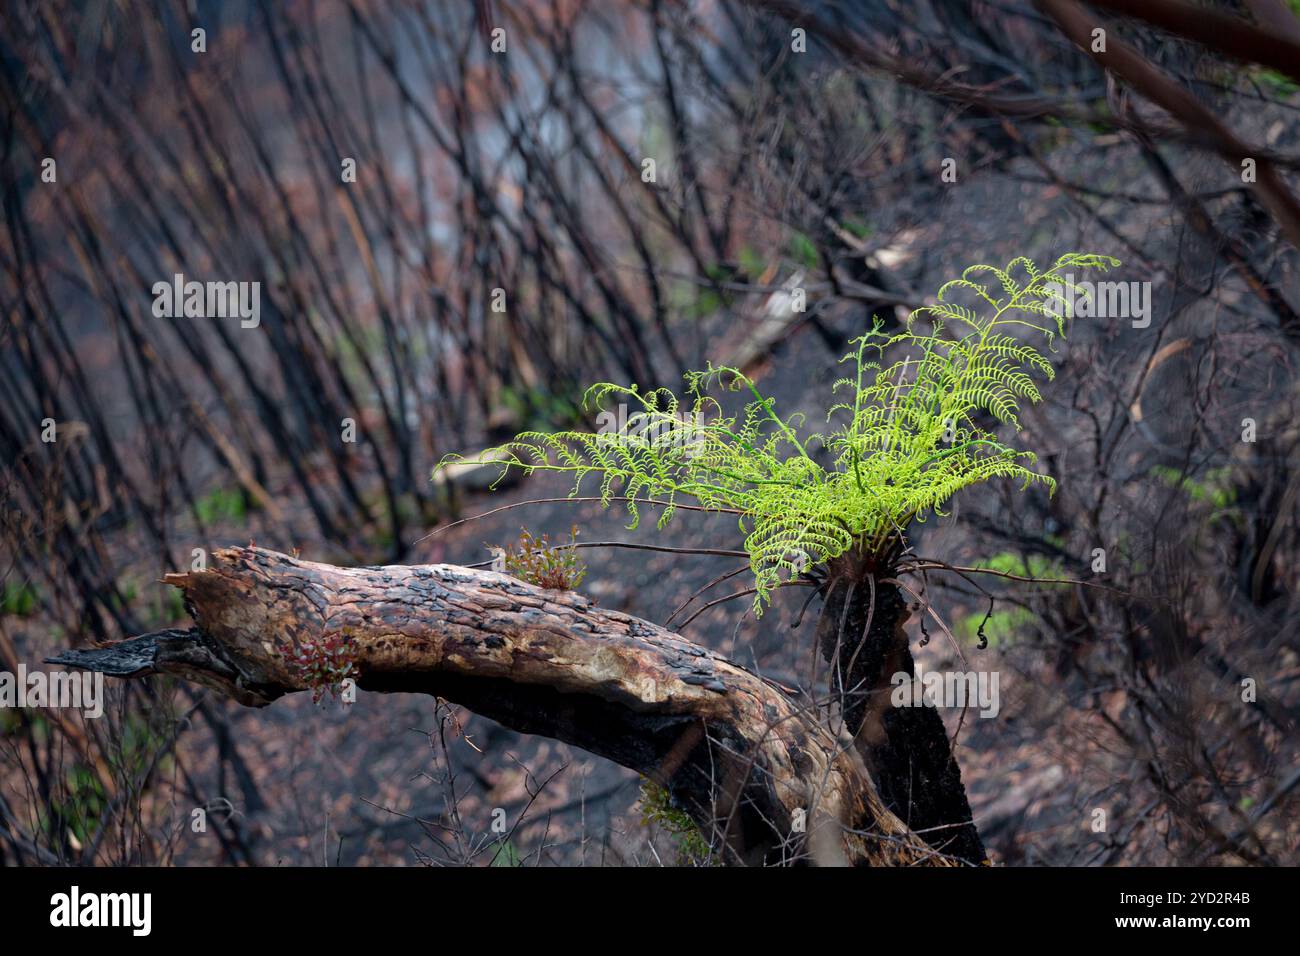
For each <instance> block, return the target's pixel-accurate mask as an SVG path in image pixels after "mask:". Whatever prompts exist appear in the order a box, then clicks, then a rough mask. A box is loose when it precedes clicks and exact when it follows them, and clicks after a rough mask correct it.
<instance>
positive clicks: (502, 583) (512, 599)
mask: <svg viewBox="0 0 1300 956" xmlns="http://www.w3.org/2000/svg"><path fill="white" fill-rule="evenodd" d="M165 580H166V581H167V582H168V583H171V584H174V585H176V586H177V587H179V588H181V589H182V591H183V592H184V595H185V606H186V609H187V610H188V611H189V613H190V616H191V617H192V618H193V619H194V621H195V624H196V627H195V628H192V629H190V630H188V631H182V630H166V631H159V632H156V633H153V634H146V635H144V636H141V637H137V638H133V639H131V640H127V641H123V642H121V643H118V644H113V645H110V646H107V647H103V648H98V649H93V650H71V651H67V652H65V653H63V654H61V655H59V656H58V657H55V658H53V659H52V661H51V662H53V663H62V664H66V665H69V666H73V667H80V668H85V669H89V670H97V671H102V672H103V673H106V674H110V675H113V676H117V677H142V676H147V675H149V674H156V673H165V674H173V675H176V676H178V677H181V678H183V679H185V680H189V681H194V682H197V683H200V684H203V685H204V686H207V687H209V688H212V689H213V690H216V691H218V692H220V693H222V694H225V695H226V696H229V697H231V698H233V699H234V700H237V701H238V702H240V703H241V704H244V705H246V706H253V707H262V706H266V705H268V704H270V703H272V702H273V701H274V700H276V699H277V698H279V697H281V696H283V695H284V694H287V693H291V692H294V691H302V690H306V689H308V688H307V685H306V684H305V683H304V681H303V679H302V678H301V676H300V675H299V673H298V672H297V671H296V670H295V669H294V668H293V667H292V666H291V665H290V663H289V655H291V654H292V653H293V652H294V650H295V649H297V648H300V647H302V646H303V645H304V644H308V645H311V644H315V643H319V642H320V641H321V640H322V639H326V638H330V637H340V638H342V639H343V641H344V642H346V644H347V646H348V647H349V649H350V650H351V651H352V652H353V654H354V655H355V662H356V669H357V686H359V687H360V688H362V689H364V690H370V691H377V692H413V693H426V694H431V695H436V696H438V697H442V698H445V699H447V700H451V701H454V702H456V703H459V704H461V705H463V706H465V707H468V708H470V709H471V710H474V711H476V712H477V713H480V714H482V715H484V716H486V717H490V718H492V719H493V720H497V721H499V722H500V723H502V724H504V725H506V726H508V727H511V728H513V729H515V730H518V731H522V732H525V733H535V734H544V735H546V736H549V737H554V738H557V739H559V740H563V741H566V742H568V743H571V744H574V745H575V746H578V747H581V748H583V749H584V750H587V751H590V752H591V753H594V754H598V755H600V756H602V757H606V758H608V759H610V760H613V761H615V762H617V763H619V764H622V765H623V766H625V767H629V768H631V769H632V770H635V771H637V772H638V773H642V774H644V775H646V776H648V777H650V778H651V779H652V780H654V781H655V782H656V783H658V784H660V785H661V786H664V787H665V788H667V789H668V791H669V792H670V793H671V794H672V797H673V799H674V801H675V802H676V803H677V804H678V805H680V806H681V807H683V808H684V809H685V810H686V811H687V812H688V813H690V814H691V816H692V817H693V818H694V819H695V821H696V822H697V823H698V824H699V825H700V827H701V829H702V831H703V833H704V834H705V835H706V836H709V837H711V838H713V839H714V845H715V846H719V847H722V848H723V856H724V858H725V859H726V861H727V862H729V863H745V864H753V865H761V864H777V863H787V862H803V863H818V864H852V865H868V866H896V865H916V864H926V865H952V862H953V861H952V860H951V859H950V858H947V857H945V856H944V855H943V854H940V853H936V852H935V850H934V849H933V848H932V847H931V846H929V845H928V844H927V843H926V842H925V841H924V840H922V839H921V838H919V837H918V836H917V835H916V834H915V833H913V832H911V831H910V830H909V829H908V827H907V826H906V825H904V824H903V822H902V821H901V820H900V819H899V818H898V817H897V816H895V815H894V814H893V813H892V812H890V810H889V809H888V808H887V807H886V805H885V803H884V801H883V800H882V799H881V797H880V796H879V795H878V793H877V791H876V788H875V785H874V784H873V782H872V779H871V776H870V775H869V773H868V772H867V770H866V767H865V765H864V764H863V762H862V759H861V757H860V756H858V754H857V753H856V752H855V751H854V748H853V745H852V743H851V742H850V741H847V740H846V739H836V738H834V737H833V736H832V735H831V734H830V732H829V731H828V730H827V729H826V728H825V727H824V726H822V725H821V724H820V723H819V722H818V721H817V719H816V716H815V715H814V714H811V713H809V712H808V711H807V710H806V709H805V708H804V706H803V705H801V704H800V703H799V702H797V701H795V700H794V699H792V698H791V697H790V696H788V695H787V694H786V693H785V692H784V691H783V690H782V689H781V688H780V687H779V686H777V685H775V684H773V683H771V682H769V681H766V680H764V679H762V678H760V677H758V676H756V675H755V674H753V673H751V672H749V671H747V670H745V669H744V668H742V667H740V666H738V665H736V664H734V663H731V662H730V661H727V660H725V659H724V658H722V657H720V656H718V655H716V654H714V653H713V652H712V651H709V650H707V649H706V648H703V647H700V646H699V645H696V644H693V643H692V642H690V641H687V640H685V639H684V638H682V637H680V636H679V635H677V634H674V633H671V632H669V631H666V630H665V629H663V628H661V627H658V626H657V625H654V624H650V623H648V622H646V621H643V620H640V619H638V618H635V617H631V616H629V615H626V614H620V613H618V612H616V611H608V610H604V609H601V608H598V607H596V606H595V605H594V604H593V603H592V601H591V600H590V599H588V598H586V597H584V596H582V595H581V594H577V593H573V592H562V591H552V590H543V589H541V588H537V587H533V586H531V585H528V584H525V583H523V582H521V581H519V580H517V579H515V578H513V577H510V576H507V575H504V574H497V573H494V572H491V571H473V570H470V569H467V568H462V567H457V566H454V565H427V566H412V567H404V566H395V567H365V568H340V567H334V566H331V565H326V564H317V563H313V562H309V561H300V560H296V559H294V558H290V557H288V556H286V555H283V554H279V553H276V552H273V551H267V550H264V549H260V548H232V549H225V550H220V551H217V552H216V553H215V554H214V555H213V556H212V561H211V565H210V567H209V568H208V569H207V570H204V571H197V572H188V573H183V574H170V575H168V576H167V577H166V579H165ZM801 813H802V816H803V819H804V820H805V826H804V830H805V832H798V829H799V828H798V826H797V824H796V821H797V820H798V819H799V817H800V815H801Z"/></svg>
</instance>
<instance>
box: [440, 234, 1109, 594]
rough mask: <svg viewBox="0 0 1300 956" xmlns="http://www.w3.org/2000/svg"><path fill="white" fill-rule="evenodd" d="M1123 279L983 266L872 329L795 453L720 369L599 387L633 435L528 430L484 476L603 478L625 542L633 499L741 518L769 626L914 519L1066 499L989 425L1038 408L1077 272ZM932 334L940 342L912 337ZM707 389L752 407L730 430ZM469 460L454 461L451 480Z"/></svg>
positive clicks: (790, 421)
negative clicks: (1001, 499) (991, 492)
mask: <svg viewBox="0 0 1300 956" xmlns="http://www.w3.org/2000/svg"><path fill="white" fill-rule="evenodd" d="M1118 264H1119V260H1117V259H1113V258H1111V257H1109V256H1102V255H1092V254H1084V253H1069V254H1066V255H1063V256H1061V257H1060V258H1059V259H1057V260H1056V262H1055V263H1054V264H1053V265H1052V267H1051V268H1049V269H1046V270H1044V271H1039V270H1038V269H1037V268H1036V267H1035V266H1034V263H1033V262H1031V261H1030V260H1029V259H1026V258H1023V257H1022V258H1019V259H1015V260H1013V261H1012V262H1011V263H1009V264H1008V265H1007V267H1006V268H1005V269H999V268H995V267H993V266H987V265H976V266H971V267H970V268H969V269H967V270H966V271H965V272H963V273H962V275H961V278H959V279H954V280H952V281H951V282H948V283H947V284H945V285H944V286H943V287H942V288H941V289H940V290H939V293H938V296H937V297H936V301H935V303H934V304H933V305H928V306H925V307H924V308H920V309H917V310H916V311H915V312H913V313H912V314H911V316H910V317H909V318H908V322H907V325H906V328H905V329H904V330H903V331H900V332H896V333H892V334H891V333H886V332H885V331H884V330H883V328H882V326H881V324H880V323H879V322H876V323H875V324H874V325H873V327H872V329H871V330H870V331H868V332H867V333H866V334H865V335H862V336H861V337H859V338H857V339H855V340H853V343H852V344H853V346H854V350H853V351H851V352H850V353H849V354H847V355H846V356H844V358H843V359H842V360H841V361H842V362H844V363H847V364H848V365H849V366H850V369H851V371H852V374H851V375H849V376H846V377H844V378H841V379H840V380H839V381H837V382H836V383H835V384H834V386H833V388H832V393H833V394H834V395H835V396H843V399H844V400H842V401H836V402H835V403H834V404H832V405H831V407H830V409H829V411H828V413H827V423H828V424H829V425H830V426H832V427H831V428H830V429H829V430H828V431H827V432H825V433H820V434H809V435H807V436H805V437H804V438H800V437H799V430H800V427H801V426H802V424H803V422H802V420H801V416H798V415H794V416H790V417H789V418H782V417H781V416H779V415H778V414H777V413H776V411H775V409H774V407H773V403H772V400H771V399H770V398H766V397H764V396H763V395H762V394H761V393H760V392H759V390H758V388H757V386H756V385H755V384H754V382H753V381H752V380H751V379H750V378H749V377H748V376H746V375H745V374H744V373H743V372H741V371H740V370H739V369H735V368H731V367H727V366H719V367H715V366H712V365H710V366H709V367H708V368H707V369H706V370H704V371H700V372H688V373H687V374H686V376H685V378H686V386H687V387H686V397H685V399H682V398H679V397H678V396H677V395H676V394H674V393H673V392H672V391H670V390H668V389H655V390H652V391H648V392H644V393H643V392H640V391H639V390H638V389H637V388H636V387H625V386H620V385H615V384H611V383H608V382H604V383H600V384H598V385H593V386H592V387H591V388H590V389H588V390H587V393H586V396H585V398H584V404H585V405H586V406H587V407H589V408H594V409H596V410H598V411H601V412H602V414H605V415H609V414H610V403H611V402H612V401H614V402H623V403H626V404H627V406H629V408H630V411H629V413H628V414H627V417H626V425H625V426H623V427H619V428H615V429H611V430H604V431H597V432H582V431H561V432H555V433H544V432H524V433H523V434H520V435H519V436H517V437H516V438H515V439H514V440H513V441H511V442H507V443H506V444H505V445H502V446H501V447H499V448H495V449H490V450H489V451H488V452H487V453H485V454H484V456H483V457H482V458H481V459H479V460H478V461H479V462H481V463H483V464H495V465H498V466H499V467H500V468H501V469H502V475H503V476H504V474H505V473H506V472H507V471H508V470H509V469H511V468H519V469H522V470H523V471H524V472H525V473H529V472H532V471H535V470H544V471H553V472H562V473H566V474H569V475H571V476H572V477H573V480H574V484H573V490H572V494H573V495H574V496H577V495H578V494H579V493H580V492H581V490H582V488H583V486H584V485H585V484H586V483H588V482H589V481H596V482H598V484H599V494H600V497H601V499H602V501H603V502H604V503H605V504H606V505H608V504H609V503H610V502H611V501H612V500H613V498H615V497H618V498H620V499H623V500H625V501H626V503H627V508H628V512H629V515H630V517H631V522H630V524H629V525H628V527H629V528H636V527H637V525H638V524H639V522H640V512H639V510H638V501H641V502H645V501H647V500H654V501H662V502H666V505H665V507H664V510H663V513H662V515H661V516H660V518H659V526H660V527H663V526H664V525H665V524H666V523H667V522H668V521H669V520H670V519H671V518H672V516H673V512H674V507H675V505H676V504H677V503H678V502H679V501H688V502H689V503H691V504H693V505H696V506H699V507H703V508H705V509H708V510H718V511H727V512H736V513H739V515H740V518H739V521H740V528H741V532H742V534H743V535H744V538H745V543H744V547H745V550H746V551H747V552H748V554H749V558H750V568H751V570H752V571H753V574H754V579H755V587H756V596H755V599H754V604H755V610H756V611H757V612H758V613H761V612H762V607H763V604H764V602H765V601H767V600H768V599H769V597H770V594H771V591H772V589H773V588H774V587H776V586H777V585H778V584H779V583H780V581H781V580H782V572H784V573H785V574H786V575H787V576H790V577H793V576H796V575H798V574H799V573H801V572H803V571H804V570H806V569H807V568H808V567H811V566H814V565H817V564H821V563H823V562H826V561H830V560H833V559H834V558H837V557H839V556H840V555H842V554H844V553H845V552H847V551H848V550H849V549H850V548H859V549H862V550H863V551H864V552H867V553H871V552H873V551H879V552H881V553H884V552H885V551H886V550H887V549H889V548H890V547H891V546H893V545H895V544H897V543H898V542H899V541H900V540H901V538H902V536H903V534H904V533H905V529H906V528H907V526H908V524H909V523H910V522H911V521H913V520H924V519H925V518H926V517H927V516H928V515H929V514H939V513H942V508H943V506H944V504H945V503H946V502H947V501H948V500H949V499H950V498H952V496H953V495H955V494H956V493H957V492H958V491H960V490H961V489H963V488H966V487H968V486H970V485H973V484H977V483H979V482H982V481H987V480H989V479H991V478H997V477H1007V478H1013V479H1017V480H1019V481H1021V482H1022V487H1028V486H1029V485H1030V484H1033V483H1035V482H1037V483H1041V484H1043V485H1044V486H1046V487H1047V488H1048V490H1049V492H1051V491H1054V490H1055V487H1056V483H1055V481H1054V480H1053V479H1052V478H1051V477H1050V476H1048V475H1043V474H1040V473H1038V472H1037V471H1034V470H1033V466H1034V465H1035V464H1036V462H1037V458H1036V457H1035V455H1034V454H1033V453H1032V452H1030V451H1026V450H1021V449H1016V448H1014V447H1012V446H1010V445H1008V444H1006V443H1004V442H1003V441H1002V440H1000V439H999V438H998V437H997V435H996V433H995V432H994V431H993V430H991V429H990V428H988V427H986V426H985V425H984V424H982V420H983V417H984V415H985V414H988V415H991V416H992V417H993V419H994V420H995V421H996V422H998V423H999V424H1002V425H1010V426H1012V427H1013V428H1014V429H1015V430H1017V431H1019V430H1020V421H1019V417H1018V416H1019V411H1020V403H1021V402H1022V401H1026V400H1027V401H1029V402H1037V401H1038V400H1039V399H1040V395H1039V391H1038V386H1037V384H1036V383H1035V381H1034V378H1033V375H1034V374H1035V373H1037V374H1039V375H1041V376H1042V377H1044V378H1046V379H1049V380H1050V379H1051V378H1052V376H1053V374H1054V371H1053V368H1052V364H1051V362H1050V361H1049V360H1048V359H1047V358H1046V357H1045V356H1044V354H1043V352H1042V351H1040V348H1039V345H1040V344H1045V345H1046V346H1047V348H1048V349H1049V350H1050V349H1051V348H1052V345H1053V343H1054V340H1055V338H1056V337H1057V336H1064V334H1065V323H1066V320H1067V319H1068V318H1069V316H1070V314H1071V304H1072V301H1073V297H1074V296H1075V295H1076V294H1081V290H1079V288H1078V287H1077V286H1076V285H1074V283H1073V280H1072V276H1073V274H1074V273H1075V272H1077V271H1082V270H1085V269H1098V270H1101V271H1105V270H1106V269H1107V268H1109V267H1111V266H1116V265H1118ZM952 296H961V297H962V298H964V299H965V300H967V301H968V302H969V304H962V303H961V302H956V301H952V299H951V298H950V297H952ZM922 322H923V323H925V324H926V325H928V331H919V330H918V324H919V323H922ZM899 353H901V356H902V357H901V358H895V359H894V360H893V361H892V363H891V364H888V365H886V364H885V362H886V361H888V359H887V355H888V356H895V355H898V354H899ZM712 389H722V390H727V391H740V392H747V393H748V395H749V400H748V401H747V402H746V404H745V405H744V408H743V411H741V412H740V413H739V414H738V415H736V416H728V415H727V414H726V413H725V412H724V410H723V408H722V406H721V404H719V402H718V401H717V400H716V399H714V398H713V397H711V396H710V394H709V392H710V390H712ZM615 417H617V416H615ZM817 445H821V446H822V447H824V448H825V449H826V450H827V451H828V452H829V453H830V455H831V457H832V462H831V465H830V466H829V467H823V466H822V465H821V464H819V463H818V462H817V461H815V460H814V458H813V456H812V455H811V454H810V453H809V448H810V447H812V448H814V449H815V448H816V446H817ZM463 460H464V459H462V458H461V457H460V456H456V455H449V456H447V457H446V458H444V459H443V460H442V462H441V463H440V464H439V468H441V467H443V466H445V465H447V464H450V463H451V462H453V461H463Z"/></svg>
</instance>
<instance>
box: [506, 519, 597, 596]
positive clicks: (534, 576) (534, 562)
mask: <svg viewBox="0 0 1300 956" xmlns="http://www.w3.org/2000/svg"><path fill="white" fill-rule="evenodd" d="M577 541H578V526H577V525H574V526H573V527H572V528H571V529H570V530H569V541H568V543H567V544H555V545H553V544H551V541H550V537H549V536H547V535H545V534H543V535H542V536H541V537H540V538H537V537H534V536H533V534H532V532H530V531H529V530H528V529H527V528H521V529H520V531H519V543H518V544H517V545H515V546H513V547H510V548H506V549H505V569H506V571H508V572H509V573H510V574H513V575H514V576H515V577H517V578H519V579H521V580H523V581H527V582H528V583H529V584H535V585H537V586H538V587H540V588H550V589H551V590H554V591H572V590H573V589H574V588H576V587H577V586H578V585H579V584H581V583H582V579H583V578H585V577H586V576H587V566H586V565H585V564H583V562H582V559H581V558H579V557H578V552H577V549H576V548H574V545H575V544H576V543H577Z"/></svg>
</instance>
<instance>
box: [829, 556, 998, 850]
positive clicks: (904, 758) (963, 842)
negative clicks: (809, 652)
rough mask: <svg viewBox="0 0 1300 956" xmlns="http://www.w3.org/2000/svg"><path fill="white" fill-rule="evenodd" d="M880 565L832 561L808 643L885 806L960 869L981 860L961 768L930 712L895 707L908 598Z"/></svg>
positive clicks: (909, 664)
mask: <svg viewBox="0 0 1300 956" xmlns="http://www.w3.org/2000/svg"><path fill="white" fill-rule="evenodd" d="M890 577H892V574H891V573H890V572H889V571H888V570H887V565H886V566H885V567H882V566H878V565H875V564H873V563H872V562H871V561H869V560H867V559H865V558H863V557H862V556H860V555H857V554H855V553H852V552H850V553H849V554H847V555H845V556H844V557H842V558H839V559H838V560H836V561H834V562H832V563H831V565H830V567H829V568H828V574H827V577H826V582H825V590H824V594H823V598H824V603H823V606H822V612H821V616H820V618H819V619H818V622H817V641H818V644H819V646H820V648H821V652H822V657H823V658H824V659H825V661H826V663H827V665H828V666H829V667H830V676H829V681H830V689H831V694H832V697H833V702H834V703H835V704H836V705H837V706H838V708H839V712H840V716H841V718H842V719H843V721H844V724H845V727H846V729H847V730H848V732H849V733H850V734H852V735H853V739H854V742H855V744H856V746H857V749H858V753H859V754H860V755H861V756H862V758H863V760H864V761H865V762H866V764H867V767H868V768H869V770H870V772H871V774H872V778H873V779H874V780H875V782H876V786H877V788H878V790H879V792H880V796H881V797H882V798H883V799H884V801H885V804H886V806H888V807H889V809H890V810H892V811H893V812H894V813H895V814H896V815H897V816H898V817H899V818H900V819H901V820H903V821H904V822H906V823H907V825H908V827H909V828H910V829H912V830H913V831H914V832H916V833H917V834H919V835H920V836H921V837H922V838H923V839H925V840H926V842H928V843H929V844H930V845H931V846H933V847H934V848H935V849H936V850H939V851H941V852H943V853H946V854H951V855H952V856H955V857H957V858H959V859H961V860H964V861H965V862H967V863H973V864H980V863H983V862H984V861H985V859H986V858H987V854H986V853H985V850H984V844H983V842H982V841H981V840H980V837H979V832H978V831H977V830H976V828H975V823H974V820H973V819H972V815H971V810H970V803H969V802H968V801H967V799H966V788H965V787H964V786H963V785H962V781H961V770H960V768H958V766H957V761H956V759H955V758H954V757H953V754H952V748H951V746H950V745H949V742H948V733H947V730H946V729H945V728H944V725H943V719H942V718H941V717H940V716H939V712H938V711H937V710H935V709H934V708H933V707H894V706H892V703H891V692H892V691H893V688H894V685H893V684H892V683H891V678H892V677H893V675H894V674H897V673H905V674H907V675H908V677H909V678H910V677H912V676H914V674H915V665H914V662H913V660H912V652H911V649H910V647H909V646H908V638H907V631H906V630H905V628H904V625H905V624H906V623H907V618H908V615H909V612H908V608H907V602H906V601H904V600H903V596H902V594H901V593H900V590H899V588H898V586H897V585H894V584H888V583H885V581H884V580H883V579H885V578H890Z"/></svg>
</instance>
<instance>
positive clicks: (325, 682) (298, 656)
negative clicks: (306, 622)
mask: <svg viewBox="0 0 1300 956" xmlns="http://www.w3.org/2000/svg"><path fill="white" fill-rule="evenodd" d="M285 662H286V663H287V664H288V665H289V669H290V671H292V673H293V675H294V677H295V678H297V679H298V680H300V681H302V682H303V683H304V684H306V685H307V686H308V687H310V688H311V699H312V703H314V704H319V703H320V701H321V698H322V697H324V696H325V691H327V690H328V691H329V692H330V696H331V697H335V698H337V697H338V696H339V688H340V687H341V686H342V684H343V682H344V681H345V680H348V679H349V678H351V679H354V680H355V679H356V677H357V673H358V671H357V661H356V649H355V648H354V647H353V646H352V645H350V644H348V643H347V642H346V641H345V640H344V639H343V635H341V634H332V635H330V636H328V637H325V638H319V639H317V638H308V639H306V640H303V641H301V642H300V643H299V644H298V645H297V646H296V647H291V648H290V649H289V651H288V652H287V653H286V654H285Z"/></svg>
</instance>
